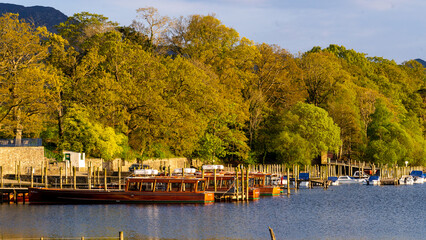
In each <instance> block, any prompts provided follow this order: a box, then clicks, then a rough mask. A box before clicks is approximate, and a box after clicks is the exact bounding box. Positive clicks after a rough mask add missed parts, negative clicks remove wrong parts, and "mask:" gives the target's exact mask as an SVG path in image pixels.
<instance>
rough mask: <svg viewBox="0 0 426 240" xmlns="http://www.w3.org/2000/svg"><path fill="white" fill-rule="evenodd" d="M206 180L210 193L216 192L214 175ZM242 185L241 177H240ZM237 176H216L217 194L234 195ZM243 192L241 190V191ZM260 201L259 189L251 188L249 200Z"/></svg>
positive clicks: (208, 175)
mask: <svg viewBox="0 0 426 240" xmlns="http://www.w3.org/2000/svg"><path fill="white" fill-rule="evenodd" d="M204 178H206V179H207V185H206V189H207V190H208V191H215V186H214V175H211V174H206V175H204ZM238 178H239V180H238V181H239V182H240V183H241V181H242V180H241V176H239V177H238ZM235 179H236V177H235V175H224V174H218V175H216V192H217V193H234V192H235ZM240 191H241V190H240ZM259 199H260V190H259V188H254V187H249V200H252V201H255V200H259Z"/></svg>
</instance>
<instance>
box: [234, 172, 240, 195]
mask: <svg viewBox="0 0 426 240" xmlns="http://www.w3.org/2000/svg"><path fill="white" fill-rule="evenodd" d="M239 187H240V183H239V181H238V167H236V168H235V190H236V191H235V193H236V197H237V201H239V197H240V195H239V191H238V188H239Z"/></svg>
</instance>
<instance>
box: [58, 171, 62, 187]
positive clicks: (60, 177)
mask: <svg viewBox="0 0 426 240" xmlns="http://www.w3.org/2000/svg"><path fill="white" fill-rule="evenodd" d="M59 188H60V189H62V167H59Z"/></svg>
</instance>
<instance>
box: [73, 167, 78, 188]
mask: <svg viewBox="0 0 426 240" xmlns="http://www.w3.org/2000/svg"><path fill="white" fill-rule="evenodd" d="M72 178H73V181H72V184H73V188H74V189H77V172H76V168H75V166H74V167H72Z"/></svg>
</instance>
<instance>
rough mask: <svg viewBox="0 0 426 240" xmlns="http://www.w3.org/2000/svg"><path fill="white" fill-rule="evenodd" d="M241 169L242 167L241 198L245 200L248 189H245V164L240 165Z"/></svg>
mask: <svg viewBox="0 0 426 240" xmlns="http://www.w3.org/2000/svg"><path fill="white" fill-rule="evenodd" d="M240 169H241V200H242V201H244V199H245V195H246V194H245V191H246V189H245V186H244V185H245V184H244V168H243V165H241V166H240Z"/></svg>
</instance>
